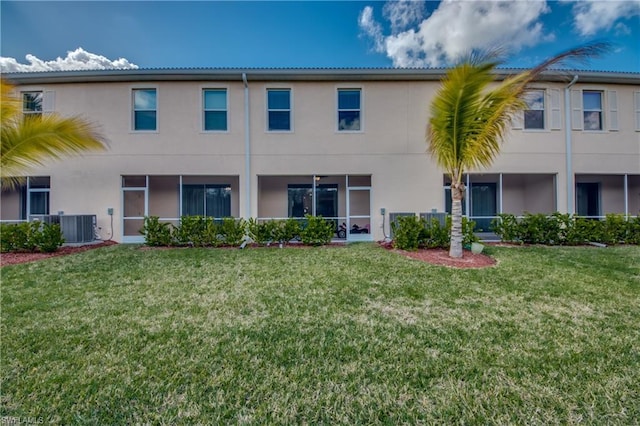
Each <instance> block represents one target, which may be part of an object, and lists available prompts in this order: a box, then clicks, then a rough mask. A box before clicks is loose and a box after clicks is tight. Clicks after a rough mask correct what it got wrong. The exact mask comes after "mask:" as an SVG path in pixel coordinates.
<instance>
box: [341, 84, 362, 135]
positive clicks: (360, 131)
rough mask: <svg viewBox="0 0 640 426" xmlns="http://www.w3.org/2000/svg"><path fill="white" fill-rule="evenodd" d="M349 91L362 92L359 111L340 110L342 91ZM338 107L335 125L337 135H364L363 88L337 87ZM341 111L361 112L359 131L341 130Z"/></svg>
mask: <svg viewBox="0 0 640 426" xmlns="http://www.w3.org/2000/svg"><path fill="white" fill-rule="evenodd" d="M347 90H351V91H358V92H360V108H358V109H340V92H341V91H347ZM335 96H336V98H335V99H336V107H335V114H336V115H335V118H336V124H335V131H336V133H341V134H344V133H347V134H349V133H363V132H364V89H363V88H362V86H351V85H349V86H339V87H336V95H335ZM340 111H358V112H359V119H360V128H359V129H358V130H345V129H340Z"/></svg>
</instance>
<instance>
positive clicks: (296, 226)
mask: <svg viewBox="0 0 640 426" xmlns="http://www.w3.org/2000/svg"><path fill="white" fill-rule="evenodd" d="M300 231H301V228H300V221H298V220H297V219H294V218H292V217H291V218H289V219H286V220H280V221H277V222H276V226H275V227H274V229H273V239H274V240H275V241H277V242H279V243H280V244H286V243H288V242H289V241H291V240H293V239H296V238H300Z"/></svg>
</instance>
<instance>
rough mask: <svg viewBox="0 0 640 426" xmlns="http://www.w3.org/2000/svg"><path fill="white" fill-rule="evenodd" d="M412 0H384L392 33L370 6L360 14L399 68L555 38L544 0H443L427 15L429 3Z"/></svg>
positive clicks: (367, 29) (441, 62)
mask: <svg viewBox="0 0 640 426" xmlns="http://www.w3.org/2000/svg"><path fill="white" fill-rule="evenodd" d="M413 3H414V4H411V5H408V4H407V2H405V1H401V2H393V1H391V2H388V3H387V4H385V6H384V16H385V18H386V19H388V20H389V21H390V25H391V34H390V35H387V36H385V35H384V34H383V33H382V29H381V25H380V24H379V23H378V22H376V21H375V20H374V18H373V10H372V9H371V8H370V7H366V8H365V10H363V12H362V13H361V19H360V27H361V29H362V30H363V31H364V32H365V33H367V34H368V35H370V36H371V37H372V38H374V41H375V43H376V46H380V48H379V49H378V51H381V52H385V53H386V54H387V56H388V57H389V58H391V59H392V61H393V65H394V66H396V67H425V66H428V67H439V66H444V65H449V64H451V63H454V62H456V61H457V60H459V59H460V58H462V57H463V56H465V55H466V54H468V53H469V52H470V51H471V50H476V49H480V50H486V49H492V48H496V47H500V48H503V49H508V50H511V51H517V50H519V49H520V48H522V47H523V46H532V45H535V44H537V43H539V42H540V41H542V40H549V39H552V38H553V36H552V35H551V34H545V32H544V29H543V27H542V24H541V23H540V22H538V20H539V18H540V16H541V15H543V14H545V13H547V12H549V9H548V7H547V4H546V2H545V1H509V2H507V1H464V0H462V1H459V0H444V1H442V2H441V3H440V4H439V6H438V8H437V9H436V10H435V11H434V12H433V13H432V14H431V15H430V16H429V17H428V18H426V19H422V15H421V13H422V12H424V10H425V9H424V2H413ZM365 11H366V12H367V13H366V14H365ZM363 17H366V18H367V19H365V20H363ZM419 20H421V22H420V23H419V24H418V25H417V26H415V22H417V21H419ZM403 25H404V27H403ZM412 25H413V26H414V27H411V26H412ZM374 30H375V31H374Z"/></svg>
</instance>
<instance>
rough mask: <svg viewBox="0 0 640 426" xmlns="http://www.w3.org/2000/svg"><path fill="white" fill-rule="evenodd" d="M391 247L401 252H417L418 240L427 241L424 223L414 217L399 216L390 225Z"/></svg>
mask: <svg viewBox="0 0 640 426" xmlns="http://www.w3.org/2000/svg"><path fill="white" fill-rule="evenodd" d="M391 229H392V230H393V246H394V247H395V248H398V249H401V250H417V249H418V247H419V246H420V239H421V238H423V239H427V238H428V236H427V235H426V232H425V221H424V220H423V219H420V218H418V217H416V216H399V217H397V218H396V220H395V221H394V222H393V223H392V224H391Z"/></svg>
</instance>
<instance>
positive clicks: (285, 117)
mask: <svg viewBox="0 0 640 426" xmlns="http://www.w3.org/2000/svg"><path fill="white" fill-rule="evenodd" d="M290 129H291V117H290V115H289V111H269V130H290Z"/></svg>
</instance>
